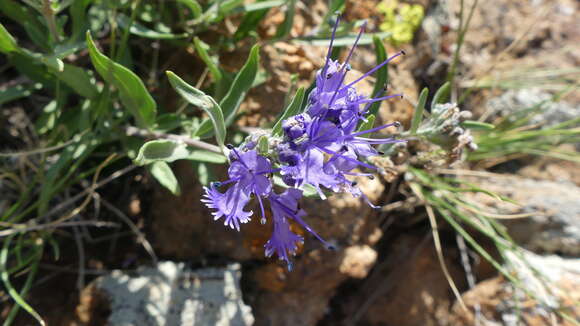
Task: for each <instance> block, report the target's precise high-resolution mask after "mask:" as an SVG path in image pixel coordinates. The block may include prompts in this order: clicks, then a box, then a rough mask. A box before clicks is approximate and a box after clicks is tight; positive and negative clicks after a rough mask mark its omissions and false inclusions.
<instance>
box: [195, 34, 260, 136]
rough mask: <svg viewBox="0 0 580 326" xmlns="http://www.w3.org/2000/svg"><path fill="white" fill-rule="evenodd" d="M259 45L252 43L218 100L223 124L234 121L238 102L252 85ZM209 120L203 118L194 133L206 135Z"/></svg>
mask: <svg viewBox="0 0 580 326" xmlns="http://www.w3.org/2000/svg"><path fill="white" fill-rule="evenodd" d="M259 54H260V46H258V45H254V46H253V47H252V50H250V55H249V56H248V59H247V60H246V63H245V64H244V66H243V67H242V69H241V70H240V72H239V73H238V74H237V75H236V78H235V79H234V81H233V83H232V85H231V86H230V89H229V91H228V93H227V94H226V96H225V97H224V98H223V99H222V100H221V101H220V104H219V106H220V107H221V108H222V110H223V116H224V117H225V120H224V122H225V125H226V126H229V125H230V124H232V123H233V122H234V118H235V117H236V114H237V113H238V109H239V107H240V104H241V103H242V101H243V99H244V97H245V96H246V93H247V91H248V90H249V89H250V88H251V87H252V85H253V83H254V79H255V78H256V75H257V74H258V63H259V59H260V57H259ZM210 132H211V121H210V120H204V121H203V122H202V123H201V125H200V126H199V129H198V130H197V133H196V135H197V136H200V137H204V136H208V135H210V134H211V133H210Z"/></svg>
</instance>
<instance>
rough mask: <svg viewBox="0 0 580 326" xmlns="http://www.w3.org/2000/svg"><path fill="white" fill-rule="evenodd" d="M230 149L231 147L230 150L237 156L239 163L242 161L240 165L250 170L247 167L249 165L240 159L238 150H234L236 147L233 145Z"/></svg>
mask: <svg viewBox="0 0 580 326" xmlns="http://www.w3.org/2000/svg"><path fill="white" fill-rule="evenodd" d="M228 148H229V147H228ZM230 149H231V150H232V152H234V154H235V155H236V156H237V158H238V161H239V162H240V163H242V165H243V166H244V167H245V168H246V169H248V170H251V169H250V168H249V167H248V166H247V165H246V163H244V161H243V160H242V158H241V157H240V154H239V153H238V151H237V150H236V149H235V148H234V147H233V146H232V148H230Z"/></svg>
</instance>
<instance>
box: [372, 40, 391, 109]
mask: <svg viewBox="0 0 580 326" xmlns="http://www.w3.org/2000/svg"><path fill="white" fill-rule="evenodd" d="M373 43H374V45H375V56H376V58H377V65H379V64H381V63H382V62H383V61H385V60H387V51H386V50H385V46H384V45H383V41H382V40H381V38H379V37H378V36H376V35H375V36H373ZM376 76H377V79H376V81H375V87H374V89H373V97H380V96H382V95H383V94H384V93H385V85H386V84H387V81H388V80H389V65H384V66H382V67H381V68H379V70H377V71H376ZM380 107H381V102H375V103H373V104H371V105H370V107H369V109H368V112H369V114H374V115H377V112H379V108H380Z"/></svg>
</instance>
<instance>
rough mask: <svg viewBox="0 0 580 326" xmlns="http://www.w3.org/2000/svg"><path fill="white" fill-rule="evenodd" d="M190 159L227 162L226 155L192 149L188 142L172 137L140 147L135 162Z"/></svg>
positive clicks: (145, 162)
mask: <svg viewBox="0 0 580 326" xmlns="http://www.w3.org/2000/svg"><path fill="white" fill-rule="evenodd" d="M176 160H190V161H199V162H207V163H216V164H221V163H225V162H226V161H227V160H226V157H225V156H223V155H221V154H217V153H214V152H210V151H206V150H201V149H199V150H198V149H196V150H192V149H190V148H189V147H188V146H187V145H186V144H184V143H180V142H177V141H174V140H170V139H160V140H152V141H148V142H146V143H145V144H143V146H141V148H140V149H139V154H137V158H135V164H137V165H146V164H150V163H154V162H160V161H162V162H168V163H169V162H173V161H176Z"/></svg>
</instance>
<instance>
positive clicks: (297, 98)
mask: <svg viewBox="0 0 580 326" xmlns="http://www.w3.org/2000/svg"><path fill="white" fill-rule="evenodd" d="M304 91H305V90H304V87H300V88H298V90H297V91H296V94H295V95H294V98H293V99H292V101H291V102H290V104H288V107H286V109H285V110H284V112H283V113H282V116H280V119H278V122H276V124H275V125H274V127H273V128H272V135H280V134H282V121H284V120H285V119H287V118H289V117H291V116H293V115H296V114H298V112H299V111H300V105H301V104H302V100H303V99H304Z"/></svg>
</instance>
